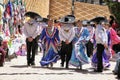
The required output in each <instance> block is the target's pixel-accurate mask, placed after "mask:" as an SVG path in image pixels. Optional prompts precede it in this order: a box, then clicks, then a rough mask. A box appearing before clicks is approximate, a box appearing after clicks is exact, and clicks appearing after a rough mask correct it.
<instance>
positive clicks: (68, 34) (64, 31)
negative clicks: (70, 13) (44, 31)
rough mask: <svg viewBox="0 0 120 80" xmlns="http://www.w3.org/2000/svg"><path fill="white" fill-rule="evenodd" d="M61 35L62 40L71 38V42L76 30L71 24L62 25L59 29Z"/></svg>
mask: <svg viewBox="0 0 120 80" xmlns="http://www.w3.org/2000/svg"><path fill="white" fill-rule="evenodd" d="M59 37H60V40H61V41H64V42H65V41H66V40H69V42H71V41H72V40H73V38H74V37H75V32H74V29H73V27H70V26H67V27H66V26H62V27H61V28H60V31H59Z"/></svg>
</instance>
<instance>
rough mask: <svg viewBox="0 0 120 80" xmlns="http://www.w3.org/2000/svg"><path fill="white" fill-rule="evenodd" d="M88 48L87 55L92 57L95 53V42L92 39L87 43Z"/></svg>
mask: <svg viewBox="0 0 120 80" xmlns="http://www.w3.org/2000/svg"><path fill="white" fill-rule="evenodd" d="M86 48H87V55H88V57H90V56H91V55H92V54H93V43H92V42H91V41H88V42H87V43H86Z"/></svg>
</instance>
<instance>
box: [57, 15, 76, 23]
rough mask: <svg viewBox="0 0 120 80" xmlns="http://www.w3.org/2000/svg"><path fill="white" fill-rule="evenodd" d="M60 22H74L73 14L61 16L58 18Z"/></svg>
mask: <svg viewBox="0 0 120 80" xmlns="http://www.w3.org/2000/svg"><path fill="white" fill-rule="evenodd" d="M58 21H59V22H61V23H66V24H67V23H74V22H75V16H73V15H67V16H65V17H63V18H61V19H60V20H58Z"/></svg>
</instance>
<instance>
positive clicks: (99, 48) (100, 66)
mask: <svg viewBox="0 0 120 80" xmlns="http://www.w3.org/2000/svg"><path fill="white" fill-rule="evenodd" d="M103 51H104V45H102V44H97V60H98V63H97V70H98V71H102V70H103V61H102V54H103Z"/></svg>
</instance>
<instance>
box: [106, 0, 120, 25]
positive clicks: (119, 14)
mask: <svg viewBox="0 0 120 80" xmlns="http://www.w3.org/2000/svg"><path fill="white" fill-rule="evenodd" d="M105 1H106V3H107V5H108V6H109V9H110V12H111V13H112V14H113V15H114V16H115V17H116V19H117V22H118V23H119V25H120V2H119V0H116V1H115V0H111V1H110V0H105Z"/></svg>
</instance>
